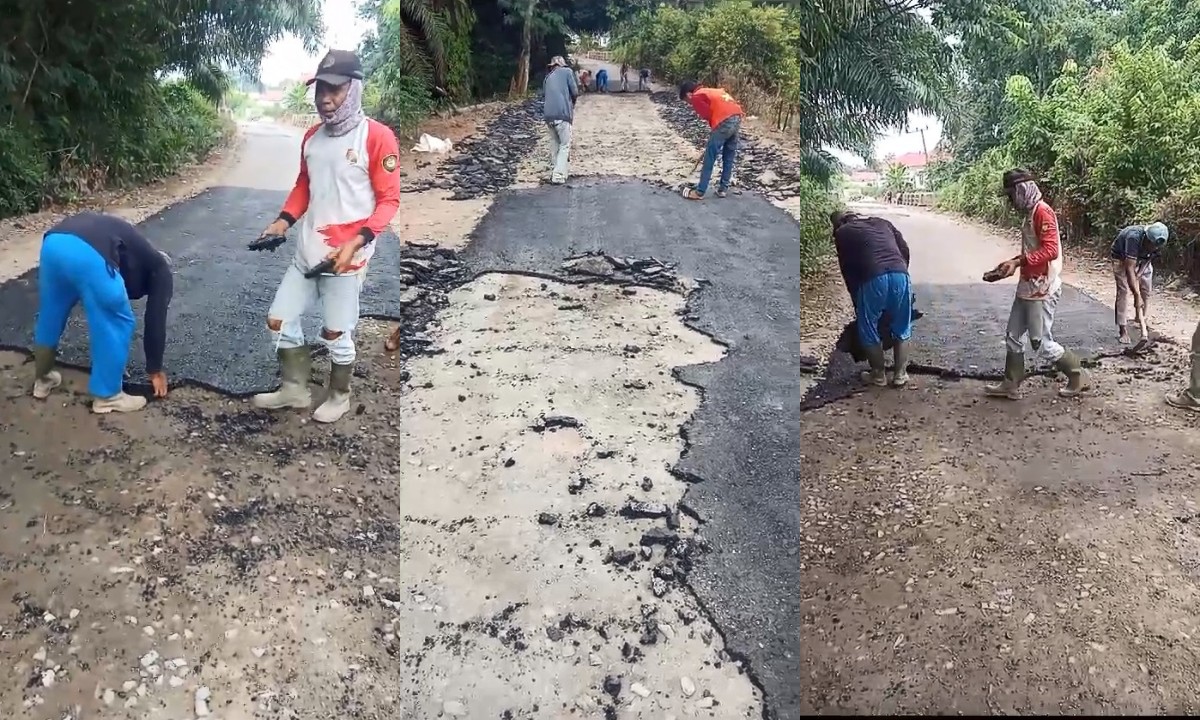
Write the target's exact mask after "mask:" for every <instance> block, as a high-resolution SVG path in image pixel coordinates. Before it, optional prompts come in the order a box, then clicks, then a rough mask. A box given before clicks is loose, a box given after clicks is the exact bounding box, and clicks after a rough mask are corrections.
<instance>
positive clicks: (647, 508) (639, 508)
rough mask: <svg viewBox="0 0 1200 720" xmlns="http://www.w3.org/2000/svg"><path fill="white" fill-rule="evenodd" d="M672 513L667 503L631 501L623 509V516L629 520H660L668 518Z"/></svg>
mask: <svg viewBox="0 0 1200 720" xmlns="http://www.w3.org/2000/svg"><path fill="white" fill-rule="evenodd" d="M670 513H671V509H670V508H668V507H667V505H666V503H660V502H641V501H638V500H630V501H629V502H627V503H625V507H623V508H621V515H623V516H624V517H627V518H640V519H649V518H660V517H666V516H667V515H669V514H670Z"/></svg>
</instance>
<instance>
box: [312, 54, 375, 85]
mask: <svg viewBox="0 0 1200 720" xmlns="http://www.w3.org/2000/svg"><path fill="white" fill-rule="evenodd" d="M362 79H363V69H362V63H361V62H359V60H358V55H355V54H354V52H353V51H352V50H330V51H329V52H327V53H325V57H323V58H321V62H320V63H319V64H318V65H317V74H316V75H314V76H313V77H312V78H311V79H310V80H309V81H308V82H306V83H305V85H312V84H313V83H315V82H316V81H318V80H320V81H321V82H327V83H329V84H330V85H345V84H346V83H348V82H350V81H351V80H362Z"/></svg>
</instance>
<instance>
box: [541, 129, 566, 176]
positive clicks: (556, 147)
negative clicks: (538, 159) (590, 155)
mask: <svg viewBox="0 0 1200 720" xmlns="http://www.w3.org/2000/svg"><path fill="white" fill-rule="evenodd" d="M546 127H547V128H548V129H549V130H550V179H551V180H553V181H554V182H566V181H567V161H568V160H569V159H570V157H571V123H569V122H567V121H566V120H553V121H548V122H547V123H546Z"/></svg>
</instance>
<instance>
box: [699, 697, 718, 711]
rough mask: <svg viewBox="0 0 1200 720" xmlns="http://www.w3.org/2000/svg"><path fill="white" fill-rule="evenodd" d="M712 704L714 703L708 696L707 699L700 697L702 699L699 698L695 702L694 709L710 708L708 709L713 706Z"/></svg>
mask: <svg viewBox="0 0 1200 720" xmlns="http://www.w3.org/2000/svg"><path fill="white" fill-rule="evenodd" d="M713 702H714V701H713V699H712V697H711V696H709V697H702V698H700V699H699V700H697V701H696V707H698V708H710V707H712V706H713Z"/></svg>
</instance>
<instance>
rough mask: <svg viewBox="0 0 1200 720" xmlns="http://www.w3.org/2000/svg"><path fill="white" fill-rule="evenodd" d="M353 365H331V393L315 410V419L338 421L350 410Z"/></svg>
mask: <svg viewBox="0 0 1200 720" xmlns="http://www.w3.org/2000/svg"><path fill="white" fill-rule="evenodd" d="M353 374H354V366H353V365H338V364H337V363H330V365H329V394H328V395H326V396H325V402H323V403H321V405H320V406H319V407H318V408H317V409H316V411H314V412H313V420H316V421H317V422H319V423H331V422H337V421H338V420H341V419H342V416H343V415H345V414H346V413H347V412H348V411H349V410H350V376H351V375H353Z"/></svg>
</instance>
